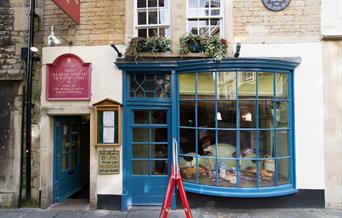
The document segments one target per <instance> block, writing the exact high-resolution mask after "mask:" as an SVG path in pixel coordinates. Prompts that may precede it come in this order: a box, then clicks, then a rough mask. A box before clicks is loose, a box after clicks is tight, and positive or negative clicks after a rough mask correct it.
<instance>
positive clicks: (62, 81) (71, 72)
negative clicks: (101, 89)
mask: <svg viewBox="0 0 342 218" xmlns="http://www.w3.org/2000/svg"><path fill="white" fill-rule="evenodd" d="M90 91H91V64H90V63H84V62H83V61H82V60H81V59H80V58H79V57H78V56H76V55H74V54H63V55H61V56H59V57H58V58H56V60H55V61H54V62H53V63H52V64H48V65H47V69H46V99H47V100H89V99H90Z"/></svg>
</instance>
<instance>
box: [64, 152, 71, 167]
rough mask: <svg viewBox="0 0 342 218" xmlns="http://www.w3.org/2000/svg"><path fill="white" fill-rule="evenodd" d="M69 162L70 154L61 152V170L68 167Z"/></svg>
mask: <svg viewBox="0 0 342 218" xmlns="http://www.w3.org/2000/svg"><path fill="white" fill-rule="evenodd" d="M69 163H70V154H69V153H63V154H62V171H64V170H67V169H69Z"/></svg>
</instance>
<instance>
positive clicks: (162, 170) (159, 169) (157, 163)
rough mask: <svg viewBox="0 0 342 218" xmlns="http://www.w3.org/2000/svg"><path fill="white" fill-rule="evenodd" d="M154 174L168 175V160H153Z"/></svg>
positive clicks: (152, 169)
mask: <svg viewBox="0 0 342 218" xmlns="http://www.w3.org/2000/svg"><path fill="white" fill-rule="evenodd" d="M151 171H152V172H151V174H152V175H167V160H154V161H151Z"/></svg>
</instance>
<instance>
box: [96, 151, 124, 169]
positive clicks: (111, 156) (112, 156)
mask: <svg viewBox="0 0 342 218" xmlns="http://www.w3.org/2000/svg"><path fill="white" fill-rule="evenodd" d="M98 160H99V165H98V174H99V175H111V174H120V151H119V150H101V151H99V156H98Z"/></svg>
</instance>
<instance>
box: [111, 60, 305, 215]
mask: <svg viewBox="0 0 342 218" xmlns="http://www.w3.org/2000/svg"><path fill="white" fill-rule="evenodd" d="M299 62H300V60H299V59H295V58H284V59H279V58H278V59H274V58H235V59H234V58H227V59H223V60H221V61H213V60H212V59H196V60H183V59H172V60H171V59H156V58H153V59H144V60H141V61H139V60H127V59H118V60H117V62H116V65H117V66H118V67H119V68H120V69H121V70H122V72H123V109H124V110H123V146H122V148H123V195H122V201H121V202H122V203H121V207H122V209H124V210H125V209H127V208H128V206H130V205H160V204H161V203H162V199H163V196H164V193H165V190H166V185H167V180H168V175H169V170H170V163H171V161H172V160H171V159H172V158H171V150H170V149H171V146H170V143H171V141H172V139H176V141H177V142H178V146H179V149H178V151H179V154H178V156H179V161H180V162H179V165H180V170H181V174H182V178H183V181H184V186H185V189H186V191H187V192H188V193H195V194H196V195H205V196H212V197H213V198H214V199H215V197H214V196H216V197H217V198H222V197H236V198H265V197H275V196H284V195H289V194H293V193H296V192H297V189H296V181H295V150H294V148H295V140H294V132H295V131H294V89H293V84H294V83H293V78H294V75H293V73H294V69H295V67H296V66H297V65H298V64H299ZM190 202H191V199H190Z"/></svg>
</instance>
